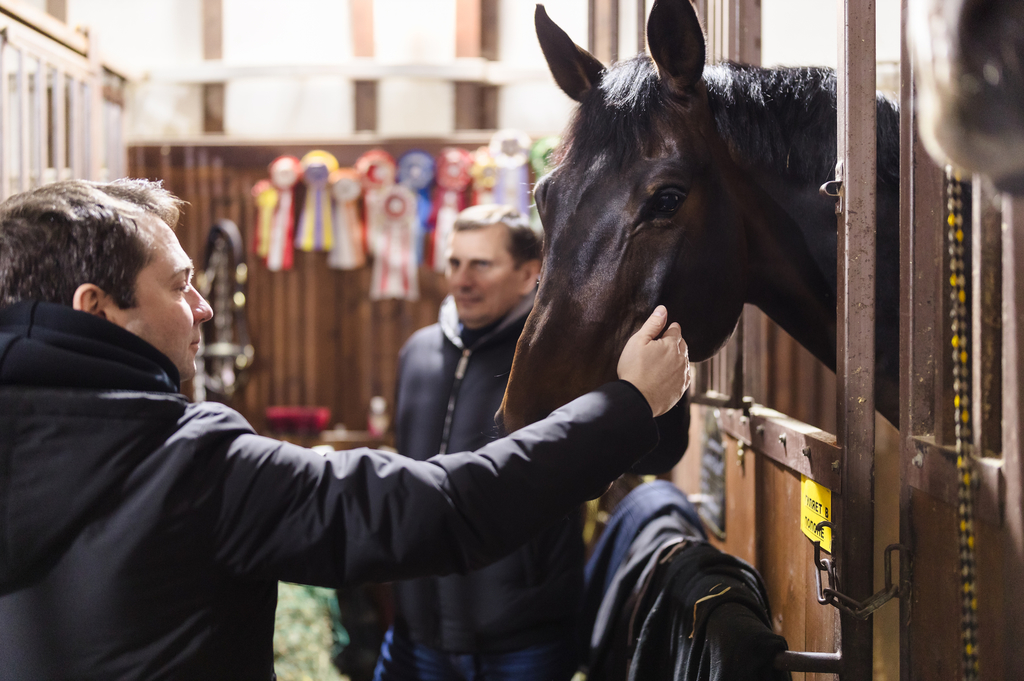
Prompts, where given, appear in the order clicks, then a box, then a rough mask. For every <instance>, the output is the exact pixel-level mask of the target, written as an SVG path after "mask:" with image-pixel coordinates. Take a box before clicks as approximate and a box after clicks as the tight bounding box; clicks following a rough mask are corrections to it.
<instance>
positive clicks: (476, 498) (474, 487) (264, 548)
mask: <svg viewBox="0 0 1024 681" xmlns="http://www.w3.org/2000/svg"><path fill="white" fill-rule="evenodd" d="M664 325H665V316H664V315H663V314H661V315H658V314H655V315H653V316H652V317H651V319H649V320H648V322H647V323H645V324H644V326H643V328H642V329H641V330H640V331H639V332H638V333H637V334H636V335H635V336H634V338H633V339H631V340H630V342H629V343H628V344H627V347H626V349H625V350H624V351H623V355H622V360H621V361H620V376H621V377H622V379H623V380H619V381H614V382H612V383H609V384H607V385H604V386H602V387H601V388H599V389H597V390H595V391H593V392H590V393H588V394H586V395H583V396H582V397H580V398H577V399H576V400H573V401H572V402H570V403H569V404H567V405H565V406H564V407H561V408H560V409H557V410H556V411H555V412H553V413H552V414H551V415H550V416H549V417H547V418H545V419H543V420H541V421H538V422H537V423H534V424H532V425H530V426H527V427H525V428H522V429H520V430H518V431H516V432H515V433H513V434H512V435H510V436H508V437H505V438H502V439H500V440H496V441H494V442H492V443H490V444H488V445H487V446H485V447H483V448H481V449H479V450H477V451H476V452H466V453H458V454H446V455H444V456H438V457H434V458H433V459H430V460H428V461H415V460H412V459H408V458H406V457H403V456H399V455H397V454H390V453H387V452H376V451H371V450H354V451H347V452H334V453H332V454H329V455H328V456H327V457H320V456H319V455H317V454H314V453H312V452H310V451H309V450H305V449H302V448H299V447H294V446H291V445H287V444H282V443H278V442H275V441H273V440H268V439H267V438H261V437H257V436H255V435H251V436H243V437H240V438H238V439H237V440H236V441H235V442H234V443H233V444H232V445H231V447H230V449H229V451H228V453H227V457H226V461H225V462H224V465H225V466H226V468H227V469H228V470H227V471H226V475H225V479H226V484H225V486H224V488H223V492H224V496H223V504H222V515H221V520H220V522H219V523H218V527H217V532H218V537H217V540H216V545H217V546H218V547H219V548H218V551H217V553H218V555H217V560H218V562H219V563H221V564H222V565H224V566H225V567H226V568H227V569H229V570H230V571H232V572H235V573H236V574H244V575H253V576H261V577H266V578H275V579H285V580H289V581H296V582H304V583H309V584H320V585H324V586H338V585H341V584H343V583H346V582H353V581H387V580H392V579H406V578H410V577H415V576H422V575H430V574H447V573H451V572H464V571H467V570H472V569H476V568H479V567H481V566H483V565H486V564H487V563H489V562H492V561H494V560H497V559H498V558H501V557H502V556H504V555H506V554H507V553H509V552H511V551H512V550H514V549H515V548H517V547H518V546H520V545H521V544H522V543H523V542H525V541H527V540H528V539H529V538H530V537H531V536H533V535H534V534H535V533H536V532H538V531H540V530H541V529H543V528H544V527H545V526H547V525H550V524H551V523H552V522H555V521H557V520H558V519H559V518H562V517H564V516H565V515H566V514H568V513H570V512H572V510H573V509H575V508H577V507H578V506H579V504H580V503H582V502H583V501H585V500H587V499H591V498H594V497H596V496H598V495H600V494H601V493H602V492H603V491H604V489H606V488H607V486H608V484H610V483H611V482H612V481H613V480H614V479H615V478H617V477H618V476H619V475H621V474H622V473H623V472H624V471H626V470H628V468H629V467H630V466H631V465H632V464H633V463H634V462H635V461H636V460H637V459H639V458H640V457H641V456H643V455H645V454H646V453H648V452H649V451H651V449H653V448H654V446H655V445H656V444H657V441H658V431H657V426H656V425H655V423H654V414H655V413H661V412H664V411H666V410H667V409H669V408H670V407H671V406H672V405H673V404H675V402H676V401H677V400H678V399H679V396H680V395H681V394H682V392H683V390H684V389H685V387H686V384H687V381H688V372H687V366H688V362H687V360H686V351H685V345H683V344H682V341H681V339H680V338H679V334H678V327H674V326H673V327H669V329H668V330H667V331H666V333H665V335H664V337H662V338H660V339H658V338H657V336H658V335H659V333H660V332H661V329H662V328H663V327H664Z"/></svg>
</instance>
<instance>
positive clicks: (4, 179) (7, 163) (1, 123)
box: [0, 30, 11, 199]
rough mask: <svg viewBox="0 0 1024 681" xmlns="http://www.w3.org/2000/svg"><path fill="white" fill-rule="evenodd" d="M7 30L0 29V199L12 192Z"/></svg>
mask: <svg viewBox="0 0 1024 681" xmlns="http://www.w3.org/2000/svg"><path fill="white" fill-rule="evenodd" d="M8 54H9V51H8V49H7V31H6V30H4V31H0V199H6V198H7V197H8V196H10V193H11V81H10V78H8V77H7V70H8V69H9V68H10V64H9V63H8V60H7V55H8Z"/></svg>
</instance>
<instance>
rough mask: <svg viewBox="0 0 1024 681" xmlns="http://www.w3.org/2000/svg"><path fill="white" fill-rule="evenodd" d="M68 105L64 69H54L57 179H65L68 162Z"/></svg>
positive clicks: (54, 159)
mask: <svg viewBox="0 0 1024 681" xmlns="http://www.w3.org/2000/svg"><path fill="white" fill-rule="evenodd" d="M66 106H67V103H66V100H65V97H64V70H63V69H61V68H60V67H58V68H56V69H54V71H53V116H52V121H53V149H51V150H50V151H51V153H52V155H53V170H54V172H55V173H56V177H57V180H58V181H59V180H63V179H64V164H65V163H66V162H67V153H68V151H67V131H68V127H67V116H66V114H67V111H66V109H65V107H66Z"/></svg>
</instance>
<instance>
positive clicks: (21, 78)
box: [16, 48, 31, 192]
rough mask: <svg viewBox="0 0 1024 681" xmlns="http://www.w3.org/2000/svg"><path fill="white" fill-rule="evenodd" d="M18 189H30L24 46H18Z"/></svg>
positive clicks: (26, 79)
mask: <svg viewBox="0 0 1024 681" xmlns="http://www.w3.org/2000/svg"><path fill="white" fill-rule="evenodd" d="M17 52H18V130H17V132H16V134H17V135H18V191H20V192H23V191H28V174H29V168H30V164H31V161H30V158H29V134H28V130H29V128H28V126H29V122H28V115H29V114H28V112H29V107H28V78H27V77H26V74H25V61H26V60H27V59H28V57H27V55H26V54H25V50H24V49H23V48H18V50H17Z"/></svg>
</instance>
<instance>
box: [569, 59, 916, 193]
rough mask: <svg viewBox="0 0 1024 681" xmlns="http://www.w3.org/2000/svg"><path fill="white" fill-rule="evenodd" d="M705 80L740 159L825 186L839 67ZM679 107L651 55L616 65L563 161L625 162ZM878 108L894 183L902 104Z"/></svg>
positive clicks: (882, 147)
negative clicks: (606, 157)
mask: <svg viewBox="0 0 1024 681" xmlns="http://www.w3.org/2000/svg"><path fill="white" fill-rule="evenodd" d="M704 81H705V83H706V84H707V91H708V104H709V106H710V108H711V113H712V115H713V117H714V121H715V125H716V127H717V128H718V132H719V134H721V135H722V138H723V139H724V140H726V142H727V143H728V144H729V146H730V149H731V150H732V153H733V154H735V155H736V157H737V158H738V159H739V160H741V161H742V162H745V163H747V164H749V165H751V166H754V167H758V168H763V169H766V170H770V171H773V172H776V173H778V174H779V175H781V176H783V177H786V178H788V179H792V180H795V181H798V182H807V183H816V184H821V183H823V182H825V181H827V180H829V179H831V178H832V177H833V176H834V174H835V165H836V120H837V119H836V76H835V72H834V71H832V70H831V69H824V68H806V67H803V68H773V69H767V68H760V67H756V66H745V65H740V64H731V63H723V64H715V65H711V66H707V67H705V69H704ZM677 106H678V105H677V104H676V103H675V102H673V101H672V100H671V99H670V98H669V97H668V95H667V94H666V93H665V91H664V89H663V88H661V87H660V82H659V80H658V73H657V68H656V67H655V65H654V62H653V61H652V60H651V59H650V57H648V56H647V55H644V54H641V55H637V56H636V57H633V58H632V59H628V60H625V61H622V62H618V63H616V64H613V65H612V66H610V67H609V68H608V69H607V70H606V71H605V73H604V76H603V77H602V79H601V83H600V85H599V86H598V87H597V88H593V89H592V91H591V92H589V93H588V94H587V95H586V96H585V97H584V99H583V101H582V102H581V104H580V106H579V107H578V108H577V110H576V114H575V115H574V117H573V120H572V121H571V122H570V124H569V127H568V129H567V132H566V134H565V138H564V142H563V147H562V150H561V153H560V160H562V161H569V162H570V163H572V162H577V161H583V162H586V159H587V158H588V157H591V156H593V155H594V154H596V153H604V154H611V155H612V158H613V160H614V161H616V162H617V164H618V165H619V166H620V167H623V166H624V165H626V164H628V163H629V162H631V161H633V160H635V157H636V156H637V155H638V154H639V153H640V152H641V150H644V149H647V148H648V146H649V145H650V144H652V140H651V139H650V138H651V137H652V135H651V131H652V130H653V129H654V124H655V122H656V121H666V120H671V117H672V115H673V112H675V111H676V107H677ZM876 106H877V109H876V112H877V126H876V130H877V132H876V142H877V145H878V147H877V148H878V181H879V182H880V183H882V184H885V185H889V186H892V187H896V186H898V185H899V107H898V105H897V104H896V103H895V102H893V101H892V100H890V99H888V98H886V97H884V96H882V95H878V96H877V97H876Z"/></svg>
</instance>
